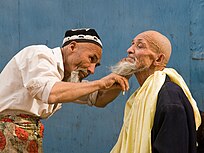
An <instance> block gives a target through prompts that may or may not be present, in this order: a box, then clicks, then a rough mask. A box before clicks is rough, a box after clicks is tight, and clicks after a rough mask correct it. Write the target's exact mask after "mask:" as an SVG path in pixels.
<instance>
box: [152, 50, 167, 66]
mask: <svg viewBox="0 0 204 153" xmlns="http://www.w3.org/2000/svg"><path fill="white" fill-rule="evenodd" d="M164 61H165V55H164V54H163V53H159V54H158V55H157V57H156V59H155V61H154V65H155V66H162V65H163V64H164Z"/></svg>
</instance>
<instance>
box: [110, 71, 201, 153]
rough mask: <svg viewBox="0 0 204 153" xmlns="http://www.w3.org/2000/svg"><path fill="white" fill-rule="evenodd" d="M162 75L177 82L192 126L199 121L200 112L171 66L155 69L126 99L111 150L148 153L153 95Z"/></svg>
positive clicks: (119, 152)
mask: <svg viewBox="0 0 204 153" xmlns="http://www.w3.org/2000/svg"><path fill="white" fill-rule="evenodd" d="M166 75H168V76H169V77H170V79H171V81H172V82H174V83H176V84H178V85H179V86H180V87H181V88H182V89H183V91H184V93H185V94H186V96H187V98H188V100H189V101H190V103H191V105H192V108H193V111H194V116H195V123H196V129H197V128H198V127H199V125H200V124H201V118H200V113H199V110H198V107H197V104H196V102H195V100H194V99H193V97H192V95H191V93H190V91H189V89H188V87H187V85H186V83H185V82H184V80H183V78H182V77H181V76H180V75H179V74H178V73H177V72H176V71H175V70H174V69H172V68H165V69H164V70H163V71H156V72H155V73H154V74H153V75H151V76H149V77H148V78H147V80H146V81H145V82H144V84H143V85H142V86H141V88H139V89H138V90H136V91H135V92H134V93H133V94H132V95H131V96H130V98H129V99H128V101H127V103H126V106H125V112H124V121H123V126H122V129H121V132H120V135H119V138H118V141H117V143H116V145H115V146H114V148H113V149H112V151H111V153H151V152H152V149H151V129H152V126H153V122H154V115H155V110H156V103H157V96H158V93H159V91H160V89H161V87H162V85H163V84H164V81H165V78H166Z"/></svg>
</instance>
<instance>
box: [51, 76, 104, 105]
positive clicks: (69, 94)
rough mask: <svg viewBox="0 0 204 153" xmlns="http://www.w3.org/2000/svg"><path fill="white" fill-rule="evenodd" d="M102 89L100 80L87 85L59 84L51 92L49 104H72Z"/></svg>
mask: <svg viewBox="0 0 204 153" xmlns="http://www.w3.org/2000/svg"><path fill="white" fill-rule="evenodd" d="M100 88H101V83H100V81H99V80H96V81H91V82H86V83H71V82H57V83H56V84H55V85H54V86H53V88H52V90H51V93H50V96H49V99H48V103H59V102H62V103H63V102H72V101H75V100H76V99H79V98H80V97H82V96H84V95H87V94H90V93H92V92H94V91H96V90H99V89H100Z"/></svg>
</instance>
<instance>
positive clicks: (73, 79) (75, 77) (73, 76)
mask: <svg viewBox="0 0 204 153" xmlns="http://www.w3.org/2000/svg"><path fill="white" fill-rule="evenodd" d="M67 82H80V80H79V71H72V73H71V76H70V77H69V78H68V79H67Z"/></svg>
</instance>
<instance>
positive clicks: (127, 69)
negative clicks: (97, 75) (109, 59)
mask: <svg viewBox="0 0 204 153" xmlns="http://www.w3.org/2000/svg"><path fill="white" fill-rule="evenodd" d="M110 69H111V72H113V73H116V74H119V75H121V76H132V75H133V74H134V73H137V72H141V71H143V70H145V69H147V67H143V68H137V67H136V62H134V63H130V62H120V63H118V64H116V65H114V66H111V67H110Z"/></svg>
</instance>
